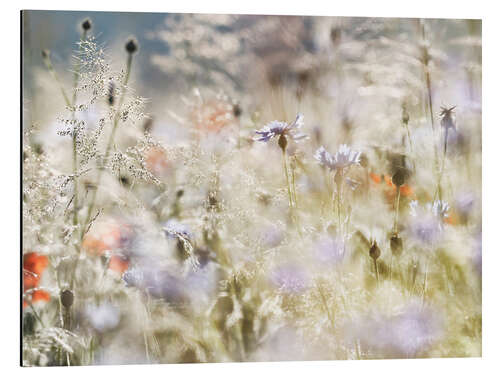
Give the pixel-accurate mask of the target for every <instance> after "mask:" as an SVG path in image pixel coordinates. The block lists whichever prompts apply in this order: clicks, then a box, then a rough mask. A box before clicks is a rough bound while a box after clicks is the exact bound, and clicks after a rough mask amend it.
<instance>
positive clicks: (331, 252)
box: [315, 235, 345, 267]
mask: <svg viewBox="0 0 500 375" xmlns="http://www.w3.org/2000/svg"><path fill="white" fill-rule="evenodd" d="M344 249H345V245H344V243H343V242H342V241H341V240H339V239H337V238H335V237H332V236H327V235H323V236H321V237H320V238H319V239H318V240H317V241H316V246H315V256H316V259H317V260H318V262H319V263H320V264H321V265H326V266H328V267H330V266H331V265H336V264H338V263H339V262H341V261H342V259H343V257H344Z"/></svg>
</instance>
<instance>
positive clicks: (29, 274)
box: [23, 252, 49, 289]
mask: <svg viewBox="0 0 500 375" xmlns="http://www.w3.org/2000/svg"><path fill="white" fill-rule="evenodd" d="M48 265H49V259H48V258H47V257H46V256H45V255H41V254H38V253H35V252H33V253H27V254H24V256H23V285H24V289H31V288H36V287H37V286H38V285H39V283H40V277H41V276H42V273H43V271H45V269H46V268H47V266H48Z"/></svg>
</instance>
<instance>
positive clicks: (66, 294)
mask: <svg viewBox="0 0 500 375" xmlns="http://www.w3.org/2000/svg"><path fill="white" fill-rule="evenodd" d="M73 300H74V295H73V292H72V291H71V290H69V289H65V290H63V291H62V292H61V303H62V305H63V306H64V307H66V308H67V309H68V308H70V307H71V305H73Z"/></svg>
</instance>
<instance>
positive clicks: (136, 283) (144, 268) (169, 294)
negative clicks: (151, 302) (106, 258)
mask: <svg viewBox="0 0 500 375" xmlns="http://www.w3.org/2000/svg"><path fill="white" fill-rule="evenodd" d="M123 280H124V281H125V283H126V284H127V286H129V287H135V288H138V289H140V290H142V291H143V292H145V293H147V294H149V295H151V296H153V297H155V298H161V299H164V300H165V301H167V302H169V303H173V304H182V303H185V302H187V300H188V297H187V288H186V285H183V283H182V280H181V279H180V277H178V276H175V275H174V274H173V273H172V272H170V271H169V270H168V269H166V268H163V267H160V266H157V265H154V264H152V263H150V262H146V263H145V264H142V263H140V264H135V265H134V267H132V268H129V269H128V270H127V271H126V272H125V273H124V274H123Z"/></svg>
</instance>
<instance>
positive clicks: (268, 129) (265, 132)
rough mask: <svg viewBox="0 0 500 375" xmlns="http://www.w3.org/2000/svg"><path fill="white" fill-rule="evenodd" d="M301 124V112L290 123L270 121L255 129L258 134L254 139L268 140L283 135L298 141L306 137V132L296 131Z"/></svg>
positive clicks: (302, 121) (302, 122)
mask: <svg viewBox="0 0 500 375" xmlns="http://www.w3.org/2000/svg"><path fill="white" fill-rule="evenodd" d="M303 125H304V115H302V114H301V113H299V114H298V115H297V117H296V118H295V121H294V122H292V123H287V122H282V121H271V122H270V123H269V124H267V125H266V126H264V127H263V128H262V129H260V130H256V131H255V133H256V134H258V136H257V137H255V138H254V140H255V141H259V142H268V141H269V140H270V139H272V138H274V137H278V136H285V137H290V138H291V139H293V140H294V141H299V140H302V139H305V138H307V137H308V136H307V135H306V134H303V133H299V132H297V129H300V128H301V127H302V126H303Z"/></svg>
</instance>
